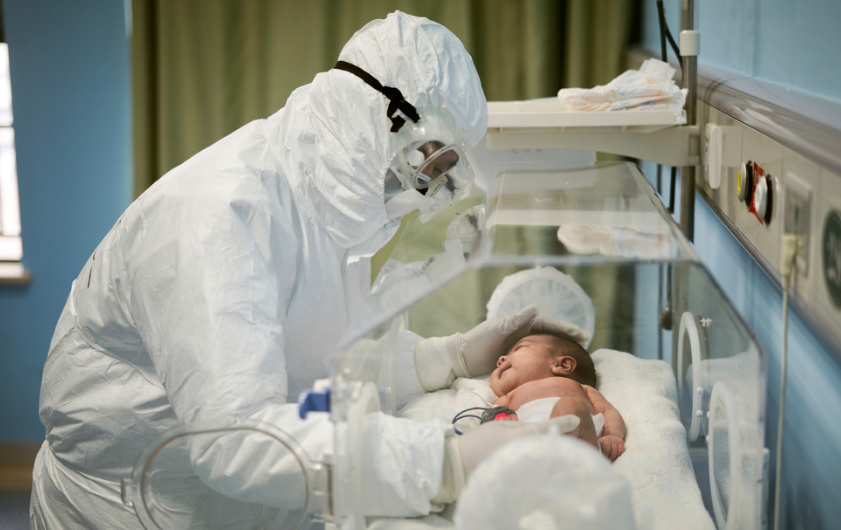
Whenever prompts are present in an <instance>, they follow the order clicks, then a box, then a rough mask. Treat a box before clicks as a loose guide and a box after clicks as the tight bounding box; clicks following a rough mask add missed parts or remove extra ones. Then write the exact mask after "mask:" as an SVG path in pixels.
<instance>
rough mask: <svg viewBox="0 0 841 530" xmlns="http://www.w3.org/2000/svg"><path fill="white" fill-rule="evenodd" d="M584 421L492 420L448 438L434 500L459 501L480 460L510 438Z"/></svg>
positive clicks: (565, 429) (563, 430)
mask: <svg viewBox="0 0 841 530" xmlns="http://www.w3.org/2000/svg"><path fill="white" fill-rule="evenodd" d="M580 422H581V420H580V419H579V418H578V416H576V415H574V414H568V415H566V416H560V417H558V418H553V419H551V420H549V421H543V422H538V423H526V422H522V421H491V422H488V423H483V424H482V425H479V426H478V427H476V428H475V429H473V430H470V431H468V432H466V433H464V434H463V435H461V436H452V437H449V438H447V439H446V440H445V445H444V468H443V470H442V477H441V489H440V490H439V491H438V494H437V495H436V496H435V498H434V499H432V502H435V503H438V504H444V503H449V502H453V501H455V500H456V499H457V498H458V494H459V493H460V492H461V490H462V489H463V488H464V485H465V484H466V483H467V479H468V477H469V476H470V475H471V473H473V471H474V470H475V469H476V468H477V467H478V466H479V464H480V463H481V462H482V461H483V460H485V458H487V457H488V456H490V455H491V454H492V453H493V452H495V451H496V450H497V449H499V448H500V447H502V446H504V445H505V444H507V443H508V442H511V441H513V440H516V439H518V438H521V437H523V436H535V435H540V434H547V433H548V434H555V435H561V434H565V433H568V432H572V431H574V430H575V428H576V427H578V424H579V423H580Z"/></svg>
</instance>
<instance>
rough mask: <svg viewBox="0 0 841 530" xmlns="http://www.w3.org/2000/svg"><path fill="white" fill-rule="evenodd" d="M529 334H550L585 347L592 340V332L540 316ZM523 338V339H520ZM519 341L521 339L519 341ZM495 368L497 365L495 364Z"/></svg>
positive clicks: (535, 320) (565, 322)
mask: <svg viewBox="0 0 841 530" xmlns="http://www.w3.org/2000/svg"><path fill="white" fill-rule="evenodd" d="M529 333H548V334H550V335H555V336H560V337H566V338H567V339H569V340H571V341H573V342H577V343H578V344H580V345H581V346H584V345H585V344H586V343H587V341H588V340H590V332H589V331H587V330H584V329H581V328H579V327H578V326H576V325H575V324H573V323H571V322H567V321H565V320H558V319H556V318H549V317H544V316H540V315H538V316H537V317H535V319H534V322H533V323H532V325H531V330H530V331H529ZM520 338H522V337H520ZM517 340H519V339H517ZM494 366H496V363H495V362H494Z"/></svg>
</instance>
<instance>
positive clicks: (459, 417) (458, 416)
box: [452, 407, 489, 435]
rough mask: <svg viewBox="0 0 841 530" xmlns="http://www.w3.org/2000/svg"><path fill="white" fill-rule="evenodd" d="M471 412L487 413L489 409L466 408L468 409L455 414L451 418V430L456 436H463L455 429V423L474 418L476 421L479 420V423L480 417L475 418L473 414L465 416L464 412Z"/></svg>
mask: <svg viewBox="0 0 841 530" xmlns="http://www.w3.org/2000/svg"><path fill="white" fill-rule="evenodd" d="M471 410H481V411H483V412H486V411H488V410H489V409H488V408H486V407H470V408H468V409H464V410H462V411H461V412H459V413H457V414H456V415H455V416H453V421H452V425H453V430H454V431H455V432H456V434H458V435H462V434H464V433H463V432H461V431H460V430H458V427H456V426H455V425H456V422H457V421H460V420H463V419H465V418H476V419H477V420H479V421H480V422H481V421H482V417H481V416H477V415H475V414H465V412H470V411H471Z"/></svg>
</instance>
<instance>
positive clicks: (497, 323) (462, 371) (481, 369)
mask: <svg viewBox="0 0 841 530" xmlns="http://www.w3.org/2000/svg"><path fill="white" fill-rule="evenodd" d="M537 313H538V309H537V306H529V307H526V308H525V309H522V310H520V311H518V312H517V313H514V314H513V315H509V316H505V317H498V318H492V319H490V320H486V321H485V322H482V323H481V324H479V325H478V326H476V327H475V328H473V329H471V330H470V331H468V332H467V333H464V334H461V333H456V334H454V335H450V336H448V337H430V338H428V339H423V340H421V341H419V342H418V343H417V345H416V346H415V368H416V370H417V373H418V379H419V380H420V383H421V386H422V387H423V389H424V390H426V391H427V392H431V391H433V390H438V389H439V388H446V387H448V386H450V384H452V382H453V380H455V378H456V377H477V376H483V375H487V374H489V373H491V372H493V370H494V368H496V361H497V359H499V357H500V356H501V355H505V353H506V352H507V351H508V348H510V347H511V346H512V345H513V344H514V343H515V342H517V341H518V340H520V339H521V338H523V337H525V336H526V335H529V334H532V333H551V334H553V335H560V336H562V337H567V338H569V339H570V340H572V341H575V342H577V343H579V344H582V345H583V344H585V343H586V342H587V341H588V340H589V339H590V334H589V333H588V332H586V331H584V330H583V329H581V328H579V327H578V326H576V325H575V324H570V323H569V322H565V321H563V320H557V319H554V318H548V317H543V316H538V314H537Z"/></svg>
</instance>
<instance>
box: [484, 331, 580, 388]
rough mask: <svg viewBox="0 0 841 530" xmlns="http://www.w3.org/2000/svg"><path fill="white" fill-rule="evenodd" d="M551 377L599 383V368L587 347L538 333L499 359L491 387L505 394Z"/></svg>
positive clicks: (523, 340)
mask: <svg viewBox="0 0 841 530" xmlns="http://www.w3.org/2000/svg"><path fill="white" fill-rule="evenodd" d="M547 377H568V378H570V379H573V380H574V381H577V382H579V383H581V384H583V385H590V386H595V385H596V369H595V367H594V366H593V360H592V359H591V358H590V354H589V353H587V350H585V349H584V348H582V347H581V346H580V345H579V344H578V343H576V342H573V341H571V340H567V339H563V338H560V337H556V336H554V335H548V334H538V335H529V336H527V337H523V338H522V339H520V340H519V341H517V342H516V343H515V344H514V346H512V347H511V349H510V350H508V353H507V354H505V355H503V356H502V357H500V358H499V360H498V361H497V362H496V370H494V371H493V373H492V374H491V390H493V391H494V393H495V394H496V395H497V396H504V395H505V394H507V393H509V392H511V391H512V390H514V389H515V388H517V387H518V386H520V385H522V384H523V383H528V382H529V381H535V380H537V379H544V378H547Z"/></svg>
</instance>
